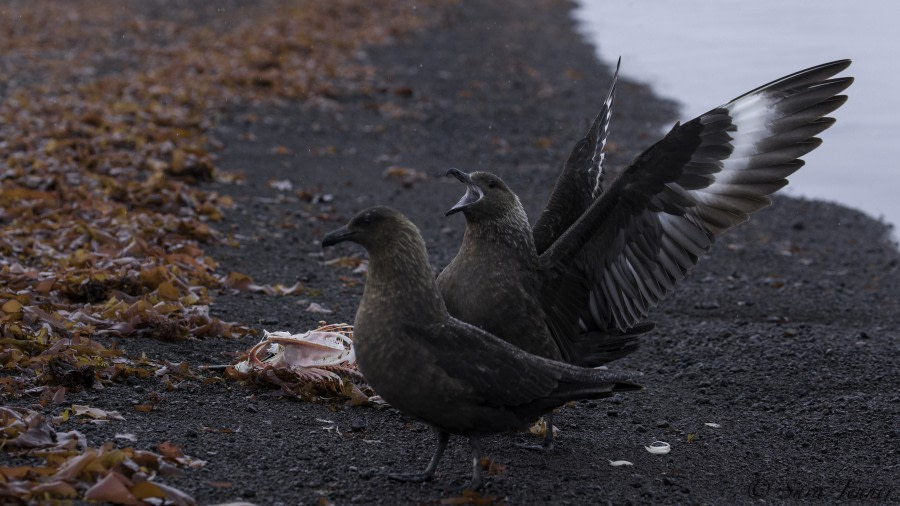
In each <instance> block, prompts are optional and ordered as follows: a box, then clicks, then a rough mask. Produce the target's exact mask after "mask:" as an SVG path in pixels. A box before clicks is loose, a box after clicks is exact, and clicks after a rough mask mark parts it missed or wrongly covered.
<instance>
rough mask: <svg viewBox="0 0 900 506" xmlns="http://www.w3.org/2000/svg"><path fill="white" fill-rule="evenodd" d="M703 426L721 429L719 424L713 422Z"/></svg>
mask: <svg viewBox="0 0 900 506" xmlns="http://www.w3.org/2000/svg"><path fill="white" fill-rule="evenodd" d="M703 425H706V426H707V427H712V428H713V429H718V428H719V427H721V425H719V424H717V423H712V422H706V423H704V424H703Z"/></svg>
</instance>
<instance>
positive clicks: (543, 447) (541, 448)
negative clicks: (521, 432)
mask: <svg viewBox="0 0 900 506" xmlns="http://www.w3.org/2000/svg"><path fill="white" fill-rule="evenodd" d="M516 446H518V447H519V448H524V449H526V450H532V451H538V452H549V451H550V450H552V449H553V448H554V447H555V446H554V444H553V441H549V442H547V441H544V442H543V443H541V444H539V445H538V444H532V443H516Z"/></svg>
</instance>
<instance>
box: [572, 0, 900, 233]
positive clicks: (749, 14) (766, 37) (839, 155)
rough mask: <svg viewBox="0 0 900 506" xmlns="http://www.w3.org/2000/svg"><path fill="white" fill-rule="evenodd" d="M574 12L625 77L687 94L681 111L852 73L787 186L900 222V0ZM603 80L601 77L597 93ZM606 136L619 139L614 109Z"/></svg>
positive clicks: (721, 1)
mask: <svg viewBox="0 0 900 506" xmlns="http://www.w3.org/2000/svg"><path fill="white" fill-rule="evenodd" d="M575 17H576V20H577V21H578V23H579V26H580V29H581V31H582V32H583V33H584V34H585V36H586V37H587V38H588V40H589V41H590V42H592V43H593V44H594V46H595V48H596V49H597V52H598V56H599V57H600V58H601V59H602V60H603V61H606V62H615V60H616V58H618V57H619V56H622V70H621V73H622V75H623V76H626V77H629V78H631V79H634V80H637V81H642V82H645V83H647V84H649V85H651V86H652V87H653V88H654V90H655V91H656V92H657V93H658V94H660V95H661V96H664V97H667V98H671V99H674V100H676V101H678V102H680V103H681V104H682V118H681V119H682V120H687V119H691V118H693V117H695V116H697V115H699V114H702V113H704V112H706V111H707V110H709V109H711V108H713V107H716V106H718V105H721V104H724V103H725V102H727V101H729V100H731V99H732V98H734V97H736V96H738V95H741V94H742V93H744V92H746V91H749V90H751V89H753V88H755V87H757V86H759V85H762V84H765V83H767V82H769V81H772V80H774V79H777V78H779V77H781V76H783V75H786V74H790V73H792V72H795V71H798V70H802V69H804V68H807V67H811V66H813V65H817V64H820V63H825V62H828V61H832V60H838V59H842V58H850V59H852V60H853V65H851V66H850V68H849V69H848V70H847V71H845V72H844V73H843V74H841V75H851V76H854V77H855V78H856V80H855V82H854V84H853V85H852V86H851V87H850V88H849V89H848V90H847V91H846V92H845V94H847V95H849V97H850V98H849V100H848V101H847V103H846V104H845V105H844V106H843V107H842V108H841V109H839V110H837V111H836V112H835V113H833V114H832V116H834V117H836V118H837V120H838V121H837V123H836V124H835V125H834V126H833V127H831V128H830V129H828V130H826V131H825V132H823V133H822V134H821V135H820V137H821V138H822V139H823V140H824V143H823V144H822V146H821V147H819V148H818V149H817V150H815V151H813V152H812V153H810V154H808V155H807V156H805V157H804V159H805V160H806V162H807V163H806V166H805V167H804V168H802V169H801V170H800V171H799V172H797V173H796V174H794V175H793V176H791V177H790V178H789V179H790V181H791V183H790V185H789V186H787V187H786V188H785V189H784V190H782V191H783V192H785V193H787V194H789V195H794V196H803V197H807V198H814V199H822V200H829V201H834V202H838V203H841V204H845V205H848V206H850V207H854V208H856V209H860V210H862V211H864V212H866V213H867V214H869V215H870V216H872V217H875V218H880V219H882V220H884V221H886V222H888V223H891V224H893V225H894V226H895V230H894V236H895V237H896V236H897V230H896V227H897V225H898V224H900V86H898V83H900V29H897V26H896V25H897V22H898V21H900V2H895V1H891V0H870V1H866V2H846V1H836V0H818V1H801V0H793V1H787V0H754V1H752V2H747V1H740V2H738V1H734V0H718V1H708V0H680V1H666V0H619V1H599V0H580V2H579V7H578V8H577V9H576V10H575ZM607 84H608V83H598V91H597V93H598V104H599V101H601V100H602V97H603V96H604V94H605V88H606V86H607ZM612 125H613V126H612V130H611V133H610V138H611V140H614V139H615V116H614V117H613V124H612Z"/></svg>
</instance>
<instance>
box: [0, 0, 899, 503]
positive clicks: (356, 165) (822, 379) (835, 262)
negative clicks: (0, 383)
mask: <svg viewBox="0 0 900 506" xmlns="http://www.w3.org/2000/svg"><path fill="white" fill-rule="evenodd" d="M572 7H573V3H572V2H570V1H568V0H528V1H527V2H517V1H513V0H501V1H497V2H478V1H475V0H461V1H459V2H455V3H453V4H452V5H450V6H446V7H433V9H434V10H432V11H429V12H428V16H429V17H431V18H432V21H433V22H432V24H431V25H429V27H428V28H425V29H422V30H419V31H417V32H415V33H412V34H408V35H403V36H397V37H396V39H395V40H394V41H393V43H392V44H390V45H385V46H377V47H369V48H366V49H365V50H364V51H360V52H359V53H358V55H357V58H358V60H359V64H360V65H368V66H371V67H372V68H373V69H374V71H373V72H372V77H371V79H370V81H368V82H367V83H366V86H364V87H360V88H359V89H353V90H344V89H341V90H339V91H340V92H339V93H335V94H334V96H329V97H327V98H320V99H319V100H316V101H314V102H310V103H298V102H284V103H280V104H270V105H265V106H262V105H247V106H242V107H232V108H230V109H228V110H226V111H224V112H223V114H222V116H221V118H219V123H218V126H217V127H216V129H215V132H214V138H215V139H216V140H217V141H218V142H221V144H222V145H223V146H224V147H223V149H222V150H221V151H219V152H218V153H217V156H218V165H219V166H220V167H221V168H222V169H223V170H224V171H232V172H238V171H240V172H243V173H244V175H245V179H244V181H243V182H242V183H240V184H233V183H225V182H214V183H207V184H204V185H203V186H202V189H204V190H215V191H217V192H219V193H220V194H223V195H228V196H230V197H231V198H233V199H234V202H235V207H234V208H232V209H230V210H228V211H227V213H226V214H225V217H224V220H223V221H222V222H220V223H218V224H216V225H215V226H216V227H217V228H218V229H219V230H220V231H221V232H222V233H223V234H225V235H232V236H234V237H237V238H239V239H238V240H237V241H236V243H237V245H228V244H220V245H209V244H205V245H204V248H205V250H206V254H208V255H210V256H211V257H213V258H214V259H215V260H217V261H218V262H219V267H218V272H220V273H228V272H229V271H238V272H242V273H245V274H248V275H250V276H251V277H252V278H253V280H254V281H255V282H257V283H264V284H274V283H282V284H284V285H285V286H291V285H293V284H294V283H295V282H298V281H299V282H300V283H301V284H302V286H303V291H302V293H301V294H300V295H292V296H281V297H275V296H272V295H266V294H262V293H253V292H249V291H237V290H221V291H220V292H219V293H217V294H216V295H215V299H214V302H213V304H212V305H211V313H212V314H213V315H214V316H217V317H220V318H222V319H223V320H224V321H235V322H242V323H245V324H248V325H250V326H251V327H253V329H255V330H257V331H260V332H261V331H262V330H263V329H265V330H269V331H276V330H290V331H292V332H301V331H305V330H307V329H312V328H315V327H316V326H317V325H318V322H319V321H320V320H323V319H325V320H328V321H329V322H331V323H336V322H340V321H345V322H352V320H353V317H354V314H355V311H356V307H357V304H358V302H359V298H360V296H361V294H362V289H363V286H364V282H365V275H364V274H362V273H359V272H354V271H353V269H352V268H351V267H346V266H343V267H342V266H341V265H342V264H340V263H338V264H336V265H326V263H325V262H326V261H328V260H333V259H336V258H340V257H348V258H349V259H351V260H353V259H361V258H363V253H362V250H361V249H360V248H354V247H352V246H340V247H338V248H337V249H336V250H335V249H332V250H329V251H327V252H324V253H323V251H322V249H321V247H320V245H319V243H318V241H319V239H321V237H322V236H323V235H324V234H325V233H326V232H328V231H330V230H332V229H334V228H337V227H339V226H341V225H343V224H344V223H345V222H346V220H347V219H349V218H350V217H351V216H352V215H353V214H354V213H355V212H357V211H358V210H360V209H363V208H365V207H369V206H372V205H376V204H380V205H389V206H392V207H396V208H398V209H399V210H401V211H402V212H404V213H406V214H407V215H408V216H410V218H411V219H412V220H413V221H414V222H415V223H416V224H417V225H418V226H419V227H420V229H421V230H422V232H423V235H424V237H425V240H426V243H427V245H428V249H429V255H430V259H431V262H432V265H433V266H434V267H435V268H436V269H439V268H442V267H443V266H444V265H446V264H447V263H448V262H449V261H450V259H451V258H452V256H453V255H454V254H455V253H456V251H457V248H458V247H459V243H460V240H461V238H462V232H463V226H464V225H463V220H462V218H461V217H460V216H458V215H457V216H451V217H444V212H445V211H446V210H447V208H449V206H451V205H452V204H453V203H454V202H456V200H457V199H458V198H459V196H460V194H461V189H460V185H459V183H458V182H455V181H453V180H451V179H448V178H445V177H443V174H444V173H445V172H446V169H447V168H448V167H450V166H456V167H458V168H460V169H462V170H475V169H482V170H491V171H494V172H497V173H498V174H500V175H501V176H502V177H503V178H504V180H505V181H507V182H508V183H509V184H510V186H511V187H512V188H513V189H514V190H515V191H516V192H517V194H518V195H519V196H520V198H521V199H522V202H523V204H524V205H525V207H526V210H527V211H528V214H529V217H530V218H531V220H532V221H533V220H534V219H535V218H536V217H537V216H538V213H539V211H540V209H541V208H542V207H543V205H544V202H545V201H546V198H547V195H548V194H549V192H550V190H551V189H552V185H553V183H554V182H555V179H556V177H557V175H558V171H559V170H560V168H561V166H562V164H563V162H564V161H565V157H566V156H567V155H568V153H569V150H570V149H571V147H572V146H573V145H574V143H575V142H576V141H577V139H579V138H580V136H581V135H582V134H583V133H584V131H585V130H586V129H587V127H588V125H589V124H590V122H591V121H592V120H593V117H594V114H596V111H597V110H598V109H599V106H600V102H602V100H603V98H604V97H605V93H606V87H607V86H608V83H609V80H610V78H611V73H610V70H611V69H610V67H609V64H608V63H607V62H600V61H598V60H597V57H596V55H595V52H594V50H593V48H592V47H590V46H589V45H588V44H587V43H586V41H584V39H583V36H582V35H581V34H580V33H578V31H577V30H576V28H575V21H574V19H573V18H572V17H571V15H570V14H569V10H570V9H571V8H572ZM618 90H619V91H618V96H617V102H616V115H615V116H614V118H613V129H614V130H613V133H612V135H611V139H610V141H611V142H610V144H609V153H608V157H607V163H610V164H614V165H618V164H623V163H626V162H627V161H628V160H630V159H631V158H633V157H634V156H635V155H636V154H637V153H638V152H639V150H641V149H643V148H645V147H646V146H649V145H650V144H651V143H652V142H654V141H655V140H657V138H658V134H657V132H659V130H660V129H661V127H662V126H663V125H665V124H669V125H670V124H671V123H673V122H674V121H675V116H676V112H677V109H676V106H675V104H674V103H673V102H671V101H667V100H664V99H660V98H658V97H656V96H654V95H653V91H652V90H651V89H650V88H648V87H647V86H645V85H642V84H639V83H634V82H630V81H628V80H623V81H620V83H619V88H618ZM851 92H852V90H851ZM251 117H252V118H253V120H252V121H251V120H250V119H249V118H251ZM392 169H393V170H394V171H395V172H396V171H397V170H400V169H402V170H400V173H402V174H407V175H411V176H415V177H413V178H412V180H410V181H408V182H406V183H404V182H402V181H397V180H395V179H393V178H391V177H387V176H386V175H385V174H386V172H387V173H390V171H391V170H392ZM404 171H405V172H404ZM285 180H288V181H290V182H291V185H292V189H291V190H283V189H277V188H274V187H273V184H272V182H273V181H277V182H283V181H285ZM282 187H283V185H282ZM886 230H887V225H885V224H883V223H879V222H877V221H874V220H872V219H870V218H869V217H867V216H865V215H863V214H862V213H861V212H858V211H854V210H852V209H848V208H843V207H840V206H838V205H833V204H828V203H821V202H815V201H806V200H797V199H793V198H786V197H778V198H776V202H775V204H774V205H773V206H772V207H770V208H769V209H766V210H763V211H761V212H760V213H757V214H756V215H754V216H753V218H751V220H750V222H749V223H747V224H744V225H742V226H740V227H738V228H737V229H736V230H735V231H733V232H732V233H729V234H727V235H725V236H724V237H723V239H722V240H721V241H720V242H719V243H718V244H717V245H716V246H715V248H714V250H713V251H712V252H711V254H710V255H709V256H708V257H707V258H705V259H704V260H702V261H701V262H700V263H699V265H698V266H697V267H696V268H695V269H694V271H693V272H692V273H690V274H689V275H688V277H687V278H686V279H685V280H684V282H682V283H681V284H680V285H679V287H678V288H677V290H676V292H675V293H674V294H672V295H671V296H670V297H669V298H668V299H667V300H666V301H665V302H664V303H663V304H661V305H660V306H659V307H658V308H656V310H654V311H653V313H652V314H651V320H654V321H656V323H657V328H656V330H655V331H653V332H651V333H650V334H647V335H646V338H645V339H644V340H643V342H642V348H641V349H640V350H638V351H637V352H636V353H634V354H632V355H631V356H629V357H626V358H625V359H623V360H620V361H618V362H615V363H613V364H611V366H610V367H611V368H627V369H631V370H636V371H641V372H642V373H643V376H642V378H641V382H642V383H643V384H644V386H645V387H646V390H645V391H643V392H640V393H636V394H634V395H617V396H615V397H612V398H610V399H607V400H602V401H585V402H578V403H574V404H573V405H571V406H567V407H565V408H563V409H561V410H560V411H559V412H558V413H557V415H556V424H557V427H558V428H559V429H560V433H559V435H558V442H557V447H556V449H555V450H553V451H551V452H546V453H534V452H529V451H526V450H523V449H520V448H517V447H516V446H515V443H517V442H523V441H524V442H531V441H532V439H531V438H533V436H530V435H527V434H500V435H497V436H493V437H489V438H485V440H484V443H483V447H484V453H485V456H487V457H489V459H490V462H491V463H493V464H497V465H496V466H494V467H493V468H492V469H493V470H494V473H493V474H491V475H490V476H489V477H488V481H487V483H488V484H487V488H486V490H485V491H484V496H485V497H484V498H485V499H487V500H490V499H493V500H498V501H500V500H507V501H509V502H510V503H513V504H531V503H560V504H583V503H605V502H608V503H613V504H622V503H626V502H629V503H634V504H684V503H725V502H727V503H750V502H754V501H756V500H758V499H766V498H771V499H778V497H777V496H776V495H771V496H767V495H765V494H770V493H771V494H774V493H775V492H774V491H775V490H777V487H778V486H779V485H782V484H784V483H791V484H794V483H801V484H803V485H804V486H806V487H810V488H812V487H827V486H828V485H829V484H833V483H840V484H842V485H843V484H845V483H851V482H852V483H854V484H855V486H858V488H859V489H875V488H877V487H878V486H881V485H884V486H888V485H889V484H890V483H892V482H891V481H890V480H891V476H890V475H889V474H888V473H887V472H885V470H886V469H891V466H893V465H895V463H894V459H895V456H894V455H893V454H892V453H891V452H890V451H884V448H893V447H894V446H896V443H897V440H898V438H900V434H898V433H897V429H896V427H895V426H894V425H895V424H894V423H893V420H896V419H898V417H900V399H898V397H897V395H896V393H894V392H893V389H892V388H891V387H890V385H892V384H893V385H896V384H900V372H898V370H897V368H896V366H895V364H894V359H893V357H894V356H896V350H897V342H898V338H900V334H898V331H897V330H896V329H898V328H900V283H898V282H897V280H898V278H900V275H898V274H900V253H898V252H897V250H896V248H895V246H896V244H894V245H891V247H890V248H888V247H887V246H888V245H890V243H889V242H887V241H886V240H885V239H883V238H882V236H883V235H884V232H885V231H886ZM312 303H315V304H317V305H318V306H319V307H320V308H325V309H326V310H327V311H329V312H327V313H323V312H316V311H310V310H309V308H310V307H311V306H312ZM258 339H259V336H244V337H240V338H235V339H227V340H226V339H206V340H186V341H175V342H164V341H158V340H152V339H146V338H144V339H137V338H135V339H123V340H121V341H119V343H118V344H119V346H120V347H122V348H125V349H126V350H127V354H128V356H130V357H139V356H140V355H141V354H142V353H146V354H147V356H148V357H151V358H153V359H155V360H168V361H170V362H172V363H174V364H177V363H180V362H186V363H187V364H188V365H189V366H190V368H191V370H192V371H194V372H196V373H197V378H195V379H193V380H191V379H186V380H184V381H182V382H181V383H179V386H178V387H177V388H173V389H168V388H167V387H165V386H164V385H163V384H162V383H161V382H160V381H159V380H157V379H155V378H149V379H147V380H139V379H137V378H131V379H129V380H128V381H125V382H119V383H114V384H112V385H110V386H107V387H105V388H103V389H94V390H87V391H82V392H80V393H77V394H71V395H67V397H66V402H67V403H73V402H74V403H78V404H85V405H90V406H92V407H97V408H101V409H104V410H117V411H119V412H120V413H122V414H123V415H124V418H125V419H124V420H116V421H113V422H111V423H108V424H102V425H101V424H92V423H86V422H85V423H80V422H78V421H76V420H74V419H73V420H70V421H68V422H65V423H66V424H67V425H65V426H64V428H63V429H62V430H72V429H77V430H79V431H82V432H83V433H84V434H85V436H86V437H87V438H88V440H89V441H90V442H91V443H92V444H94V445H99V444H102V443H103V442H105V441H114V440H115V435H116V434H119V433H123V434H133V435H134V436H135V439H136V440H135V441H133V442H128V443H127V444H128V445H130V446H134V448H136V449H141V450H155V449H157V448H158V446H159V445H160V443H163V442H170V443H172V444H174V445H176V446H177V447H178V448H180V449H181V450H182V451H183V452H184V453H185V454H187V455H189V456H191V457H194V458H198V459H203V460H206V461H207V462H206V465H204V466H203V467H200V468H198V469H187V470H185V471H184V472H183V473H182V474H181V475H180V476H165V477H161V478H160V480H159V481H161V482H162V483H165V484H166V485H171V486H174V487H177V488H179V489H180V490H183V491H185V492H187V493H188V494H190V495H191V496H192V497H193V498H194V499H196V500H197V501H198V503H201V504H214V503H225V502H230V501H247V502H253V503H258V504H297V503H304V504H308V503H321V504H347V503H354V504H398V503H416V504H420V503H426V504H434V503H438V502H440V501H442V500H450V501H456V503H461V501H462V500H463V498H462V497H461V491H462V487H463V486H464V485H465V483H466V482H467V481H468V479H469V476H470V469H469V460H468V459H469V452H468V449H467V447H466V444H465V443H464V441H460V440H459V439H458V438H452V439H451V442H450V445H449V447H448V449H447V452H446V454H445V456H444V460H443V461H442V463H441V466H440V467H439V468H438V471H437V475H436V477H435V480H434V481H432V482H427V483H424V484H410V483H397V482H393V481H391V480H389V479H388V478H387V477H386V476H384V475H385V474H387V473H389V472H394V471H404V470H412V469H413V468H418V467H419V466H424V464H425V462H426V461H427V459H428V457H429V455H430V452H431V450H432V449H433V446H432V445H433V439H432V436H431V432H430V431H429V430H428V428H427V427H425V426H424V425H422V424H420V423H418V422H416V421H414V420H410V419H408V418H406V417H404V416H402V415H400V414H399V413H398V412H397V411H395V410H393V409H381V408H375V407H351V406H347V405H344V404H342V403H335V404H324V403H306V402H298V401H296V400H294V399H292V398H289V397H286V396H283V395H281V394H280V392H279V391H278V390H274V389H264V388H261V389H255V388H250V387H246V386H242V385H240V384H238V383H236V382H233V381H230V380H221V379H220V378H221V375H220V374H217V373H215V372H212V371H208V370H203V369H201V368H200V366H202V365H208V364H223V363H229V362H231V361H232V360H234V359H235V358H236V354H237V353H240V352H242V351H244V350H246V349H247V348H249V347H250V346H251V345H253V344H255V343H256V342H257V341H258ZM148 399H155V401H154V406H153V408H152V409H151V410H149V411H147V412H141V411H137V410H136V409H135V407H136V406H138V405H140V404H146V403H148ZM34 402H35V401H34V399H29V398H23V399H22V400H17V401H16V404H18V405H23V406H24V405H31V404H33V403H34ZM59 408H60V406H59V405H57V406H53V405H51V406H49V407H47V408H44V409H45V414H47V415H56V414H58V412H59ZM710 423H713V424H716V425H717V426H716V427H712V426H710V425H709V424H710ZM656 440H662V441H667V442H669V443H671V445H672V452H671V453H670V454H668V455H652V454H650V453H649V452H647V451H646V450H645V449H644V447H645V446H647V445H649V444H651V443H652V442H653V441H656ZM2 458H3V459H4V465H6V464H7V462H10V461H12V460H13V459H12V458H11V457H9V455H8V454H6V453H4V454H2ZM614 460H628V461H630V462H632V463H633V466H622V467H613V466H611V465H609V461H614ZM12 465H15V464H12ZM798 469H802V471H797V470H798ZM758 483H761V484H763V485H765V484H770V485H774V486H775V487H774V488H773V487H770V488H765V487H763V486H760V487H755V486H754V485H755V484H758ZM867 487H868V488H867Z"/></svg>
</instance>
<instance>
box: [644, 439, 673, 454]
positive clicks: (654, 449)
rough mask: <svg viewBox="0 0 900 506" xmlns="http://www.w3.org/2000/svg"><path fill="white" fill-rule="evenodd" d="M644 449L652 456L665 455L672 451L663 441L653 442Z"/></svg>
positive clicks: (670, 446)
mask: <svg viewBox="0 0 900 506" xmlns="http://www.w3.org/2000/svg"><path fill="white" fill-rule="evenodd" d="M644 448H646V449H647V451H648V452H650V453H652V454H654V455H665V454H667V453H669V452H670V451H672V445H670V444H669V443H666V442H665V441H654V442H652V443H650V446H645V447H644Z"/></svg>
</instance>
